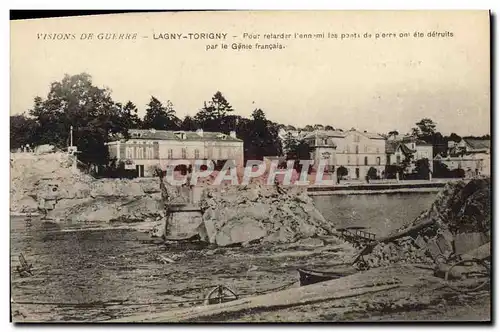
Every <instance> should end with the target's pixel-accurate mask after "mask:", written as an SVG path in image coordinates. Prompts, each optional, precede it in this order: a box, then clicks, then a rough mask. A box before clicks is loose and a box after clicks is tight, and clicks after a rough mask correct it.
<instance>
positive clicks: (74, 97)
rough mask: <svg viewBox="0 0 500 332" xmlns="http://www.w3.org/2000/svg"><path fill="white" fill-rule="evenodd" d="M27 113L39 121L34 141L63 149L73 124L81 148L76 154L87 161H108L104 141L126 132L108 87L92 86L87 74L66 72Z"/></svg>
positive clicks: (67, 143) (118, 109)
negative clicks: (44, 97) (69, 73)
mask: <svg viewBox="0 0 500 332" xmlns="http://www.w3.org/2000/svg"><path fill="white" fill-rule="evenodd" d="M29 114H30V116H31V117H32V118H33V119H34V120H35V121H36V122H37V124H38V126H37V131H36V138H37V144H52V145H55V146H56V147H59V148H66V146H68V145H69V132H70V127H71V126H73V128H74V144H75V145H76V146H77V147H78V150H79V151H81V152H80V154H79V155H78V157H79V159H80V160H81V161H83V162H86V163H94V164H100V165H103V164H107V162H108V149H107V147H106V146H105V145H104V143H105V142H107V141H108V140H109V138H110V137H111V136H113V135H115V134H123V135H126V134H127V131H128V128H127V125H126V122H127V121H125V118H124V117H123V113H122V108H121V106H120V105H119V104H116V103H115V102H114V101H113V99H112V98H111V92H110V91H109V89H106V88H99V87H97V86H95V85H94V84H93V83H92V77H91V76H90V75H88V74H86V73H81V74H78V75H71V76H70V75H65V76H64V77H63V79H62V80H61V81H59V82H53V83H52V84H51V85H50V89H49V93H48V94H47V98H46V99H45V100H43V99H42V98H40V97H36V98H35V100H34V106H33V108H32V109H31V110H30V111H29Z"/></svg>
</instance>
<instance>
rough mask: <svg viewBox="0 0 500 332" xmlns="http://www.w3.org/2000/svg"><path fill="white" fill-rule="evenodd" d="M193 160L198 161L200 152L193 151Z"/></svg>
mask: <svg viewBox="0 0 500 332" xmlns="http://www.w3.org/2000/svg"><path fill="white" fill-rule="evenodd" d="M194 159H200V150H198V149H196V150H194Z"/></svg>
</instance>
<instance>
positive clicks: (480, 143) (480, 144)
mask: <svg viewBox="0 0 500 332" xmlns="http://www.w3.org/2000/svg"><path fill="white" fill-rule="evenodd" d="M454 143H455V142H454ZM490 146H491V141H490V140H489V139H477V138H463V139H462V140H461V141H460V142H458V143H455V144H450V142H448V147H449V150H448V154H449V155H450V156H460V155H467V154H478V153H479V154H481V153H486V154H489V153H490Z"/></svg>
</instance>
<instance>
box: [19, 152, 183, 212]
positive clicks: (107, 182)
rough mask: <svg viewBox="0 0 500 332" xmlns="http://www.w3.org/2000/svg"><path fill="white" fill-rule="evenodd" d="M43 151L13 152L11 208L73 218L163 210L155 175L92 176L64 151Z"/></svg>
mask: <svg viewBox="0 0 500 332" xmlns="http://www.w3.org/2000/svg"><path fill="white" fill-rule="evenodd" d="M36 151H42V152H43V153H42V152H40V153H37V152H36ZM45 151H49V152H50V151H51V150H50V149H48V148H44V149H37V148H36V149H35V153H12V154H11V190H10V198H11V206H10V209H11V212H21V213H29V212H31V213H32V212H38V211H40V209H42V210H43V209H46V210H47V211H46V212H47V216H48V217H49V218H53V219H55V220H70V221H75V222H110V221H111V222H112V221H120V220H127V221H143V220H145V219H147V218H151V219H153V220H154V219H157V218H161V217H163V216H164V212H163V203H162V201H161V193H160V186H159V182H158V179H133V180H126V179H95V178H93V177H91V176H90V175H87V174H84V173H81V172H75V171H73V170H72V163H73V160H71V157H70V156H68V154H67V153H64V152H54V153H49V152H45ZM174 189H175V188H174ZM172 196H174V194H172Z"/></svg>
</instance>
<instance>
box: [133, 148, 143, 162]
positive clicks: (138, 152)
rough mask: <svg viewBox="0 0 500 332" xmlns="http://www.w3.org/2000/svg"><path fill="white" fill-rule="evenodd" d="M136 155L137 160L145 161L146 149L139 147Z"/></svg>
mask: <svg viewBox="0 0 500 332" xmlns="http://www.w3.org/2000/svg"><path fill="white" fill-rule="evenodd" d="M135 153H136V158H137V159H144V149H143V148H142V147H138V148H137V149H136V151H135Z"/></svg>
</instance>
